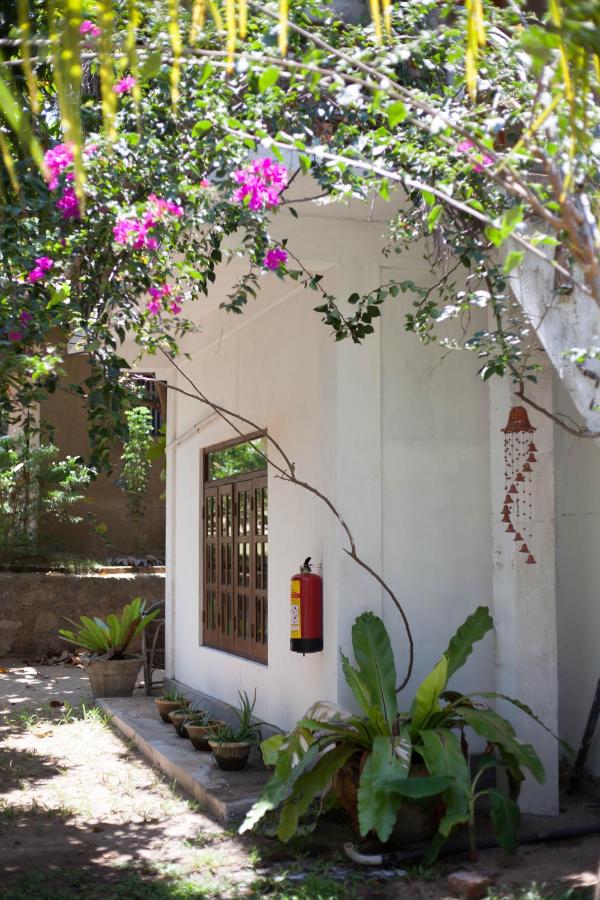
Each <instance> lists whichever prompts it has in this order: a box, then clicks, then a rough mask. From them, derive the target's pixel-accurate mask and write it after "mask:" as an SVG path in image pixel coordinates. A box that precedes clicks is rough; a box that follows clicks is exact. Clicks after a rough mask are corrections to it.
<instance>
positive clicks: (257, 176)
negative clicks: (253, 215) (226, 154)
mask: <svg viewBox="0 0 600 900" xmlns="http://www.w3.org/2000/svg"><path fill="white" fill-rule="evenodd" d="M233 177H234V178H235V180H236V182H237V183H238V184H239V185H240V186H239V187H238V188H236V190H235V191H234V194H233V199H234V201H235V202H236V203H244V204H246V205H247V206H248V208H249V209H251V210H253V211H257V210H261V209H272V208H273V207H275V206H277V205H278V204H279V202H280V199H281V197H280V195H281V192H282V191H283V190H284V188H285V187H286V185H287V183H288V170H287V169H286V167H285V166H283V165H281V164H280V163H278V162H275V160H274V159H271V158H270V157H266V158H265V159H255V160H254V161H253V162H251V163H249V164H248V165H247V166H244V168H243V169H237V170H236V171H235V172H234V173H233Z"/></svg>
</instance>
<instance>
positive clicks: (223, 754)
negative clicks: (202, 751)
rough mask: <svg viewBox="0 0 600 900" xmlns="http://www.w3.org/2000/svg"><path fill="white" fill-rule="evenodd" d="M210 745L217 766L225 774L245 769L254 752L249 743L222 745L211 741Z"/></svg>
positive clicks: (238, 742)
mask: <svg viewBox="0 0 600 900" xmlns="http://www.w3.org/2000/svg"><path fill="white" fill-rule="evenodd" d="M208 744H209V746H210V749H211V750H212V753H213V757H214V760H215V762H216V764H217V765H218V767H219V768H220V769H223V770H224V771H225V772H237V771H239V769H244V768H245V766H246V763H247V762H248V757H249V756H250V751H251V750H252V744H251V743H250V742H249V741H236V742H233V741H232V742H231V743H229V742H224V743H222V744H221V743H219V741H210V740H209V742H208Z"/></svg>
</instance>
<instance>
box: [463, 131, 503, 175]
mask: <svg viewBox="0 0 600 900" xmlns="http://www.w3.org/2000/svg"><path fill="white" fill-rule="evenodd" d="M474 148H475V144H474V143H473V141H470V140H468V139H467V140H464V141H461V142H460V143H459V144H457V145H456V150H457V152H458V153H471V150H473V149H474ZM473 155H475V156H479V155H480V154H479V151H476V153H475V154H472V153H471V156H473ZM493 165H494V160H493V159H492V157H491V156H488V154H487V153H484V154H483V156H481V162H476V163H474V164H473V171H474V172H483V170H484V169H485V168H486V167H487V166H493Z"/></svg>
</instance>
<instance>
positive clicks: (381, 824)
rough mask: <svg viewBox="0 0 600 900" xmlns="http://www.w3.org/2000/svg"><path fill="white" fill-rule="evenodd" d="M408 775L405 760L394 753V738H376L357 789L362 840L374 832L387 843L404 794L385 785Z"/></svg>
mask: <svg viewBox="0 0 600 900" xmlns="http://www.w3.org/2000/svg"><path fill="white" fill-rule="evenodd" d="M407 772H408V769H407V767H406V765H405V761H404V759H403V758H399V757H398V756H396V753H395V752H394V739H393V738H392V737H385V736H383V735H377V737H376V738H375V740H374V741H373V750H372V752H371V753H370V754H369V757H368V759H367V761H366V763H365V764H364V766H363V770H362V772H361V776H360V783H359V786H358V824H359V827H360V833H361V834H362V835H363V837H364V835H366V834H368V833H369V831H375V833H376V834H377V837H378V838H379V840H380V841H383V842H384V843H385V841H387V840H388V838H389V836H390V834H391V833H392V830H393V828H394V824H395V822H396V816H397V815H398V810H399V808H400V806H401V804H402V795H401V794H400V793H398V792H397V791H395V792H393V793H392V792H391V791H390V790H388V789H387V787H386V785H387V784H388V782H389V781H390V780H394V779H395V780H398V781H399V780H401V779H405V778H406V776H407Z"/></svg>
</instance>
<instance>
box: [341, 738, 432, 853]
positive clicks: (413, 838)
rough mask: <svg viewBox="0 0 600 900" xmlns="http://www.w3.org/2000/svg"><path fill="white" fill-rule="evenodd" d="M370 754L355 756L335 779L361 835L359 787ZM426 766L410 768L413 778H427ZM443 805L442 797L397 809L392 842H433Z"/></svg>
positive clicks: (344, 807)
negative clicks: (440, 799) (431, 840)
mask: <svg viewBox="0 0 600 900" xmlns="http://www.w3.org/2000/svg"><path fill="white" fill-rule="evenodd" d="M368 755H369V754H368V753H355V754H354V756H351V757H350V759H349V760H348V762H347V763H346V764H345V765H344V766H342V768H341V769H340V770H339V772H338V773H337V774H336V775H335V777H334V779H333V789H334V791H335V793H336V796H337V798H338V801H339V804H340V806H341V807H342V808H343V809H344V810H345V811H346V812H347V813H348V815H349V816H350V818H351V820H352V826H353V828H354V830H355V831H356V832H357V833H360V829H359V825H358V784H359V781H360V775H361V772H362V770H363V766H364V764H365V762H366V761H367V758H368ZM427 774H428V773H427V769H426V768H425V766H420V765H415V766H412V767H411V770H410V777H411V778H419V777H425V776H426V775H427ZM444 812H445V809H444V804H443V803H441V801H439V798H438V799H437V800H436V798H435V797H434V798H431V799H430V800H429V801H426V802H424V803H423V804H418V803H409V802H408V801H406V802H405V803H403V804H402V806H401V807H400V809H399V810H398V816H397V819H396V824H395V825H394V830H393V832H392V835H391V837H390V841H392V842H396V843H399V844H410V843H417V842H418V841H427V840H430V839H431V838H432V837H433V835H434V834H435V833H436V831H437V829H438V825H439V823H440V820H441V819H442V818H443V816H444Z"/></svg>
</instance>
